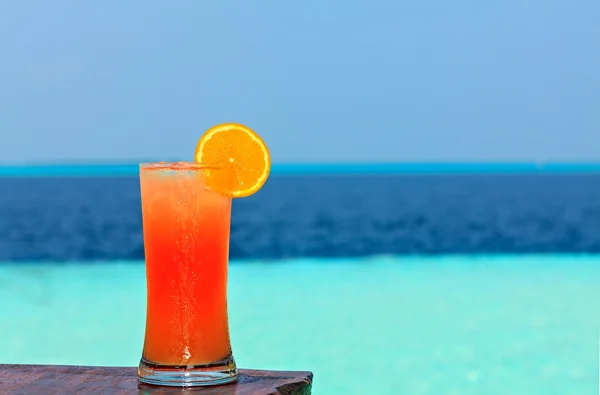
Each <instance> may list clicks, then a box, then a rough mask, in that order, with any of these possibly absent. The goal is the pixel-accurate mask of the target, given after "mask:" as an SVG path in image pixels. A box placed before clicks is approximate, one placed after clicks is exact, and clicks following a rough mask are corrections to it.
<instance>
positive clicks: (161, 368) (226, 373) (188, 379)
mask: <svg viewBox="0 0 600 395" xmlns="http://www.w3.org/2000/svg"><path fill="white" fill-rule="evenodd" d="M138 378H139V380H140V382H141V383H144V384H152V385H165V386H169V387H200V386H208V385H220V384H227V383H232V382H234V381H236V380H237V369H236V367H235V361H234V359H233V355H232V356H229V357H228V358H225V359H223V360H221V361H216V362H213V363H210V364H207V365H196V366H169V365H159V364H156V363H153V362H150V361H147V360H145V359H144V358H142V360H141V361H140V366H139V367H138Z"/></svg>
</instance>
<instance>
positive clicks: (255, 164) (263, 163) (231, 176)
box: [194, 123, 271, 198]
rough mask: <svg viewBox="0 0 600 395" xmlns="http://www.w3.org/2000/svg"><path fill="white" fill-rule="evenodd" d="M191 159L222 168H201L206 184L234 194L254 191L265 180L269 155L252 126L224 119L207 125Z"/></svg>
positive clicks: (239, 196)
mask: <svg viewBox="0 0 600 395" xmlns="http://www.w3.org/2000/svg"><path fill="white" fill-rule="evenodd" d="M194 160H195V161H196V162H197V163H206V164H210V165H216V166H217V167H218V168H220V169H222V170H226V171H212V170H210V169H208V170H207V171H206V172H205V179H206V182H207V184H208V186H209V187H211V188H212V189H214V190H216V191H217V192H220V193H222V194H225V195H227V196H231V197H234V198H241V197H246V196H250V195H252V194H254V193H256V192H257V191H258V190H259V189H260V188H261V187H262V186H263V185H264V183H265V182H266V181H267V178H268V177H269V171H270V170H271V155H270V154H269V150H268V149H267V146H266V145H265V142H264V141H263V140H262V139H261V138H260V136H259V135H258V134H256V133H255V132H254V131H252V129H250V128H248V127H246V126H243V125H240V124H237V123H225V124H222V125H217V126H214V127H212V128H210V129H209V130H208V131H207V132H206V133H204V135H203V136H202V137H201V138H200V140H199V141H198V145H197V146H196V153H195V154H194Z"/></svg>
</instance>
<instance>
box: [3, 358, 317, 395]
mask: <svg viewBox="0 0 600 395" xmlns="http://www.w3.org/2000/svg"><path fill="white" fill-rule="evenodd" d="M238 374H239V378H238V381H237V383H235V384H227V385H221V386H215V387H200V388H198V387H196V388H189V389H188V388H185V389H184V388H173V387H156V386H153V385H146V384H140V383H139V382H138V379H137V368H131V367H126V368H120V367H93V366H60V365H2V364H0V394H2V395H28V394H44V395H54V394H107V395H108V394H111V395H112V394H115V395H121V394H140V395H145V394H154V393H157V394H187V393H194V394H196V393H197V394H201V395H202V394H206V395H208V394H210V395H216V394H223V395H284V394H285V395H309V394H310V393H311V387H312V378H313V375H312V373H311V372H280V371H272V370H248V369H240V370H238Z"/></svg>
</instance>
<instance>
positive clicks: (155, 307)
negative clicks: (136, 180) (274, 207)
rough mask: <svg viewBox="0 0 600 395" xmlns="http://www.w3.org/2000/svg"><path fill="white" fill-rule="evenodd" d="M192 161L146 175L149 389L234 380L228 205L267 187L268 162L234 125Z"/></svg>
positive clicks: (220, 129)
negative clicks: (230, 316)
mask: <svg viewBox="0 0 600 395" xmlns="http://www.w3.org/2000/svg"><path fill="white" fill-rule="evenodd" d="M194 160H195V162H194V163H189V162H173V163H164V162H161V163H147V164H142V165H140V186H141V193H142V219H143V224H144V249H145V252H146V282H147V291H148V292H147V310H146V336H145V341H144V350H143V352H142V359H141V361H140V365H139V369H138V376H139V380H140V381H141V382H142V383H146V384H155V385H170V386H183V387H187V386H197V385H214V384H224V383H228V382H232V381H235V380H236V378H237V371H236V366H235V361H234V359H233V354H232V352H231V344H230V341H229V324H228V320H227V263H228V255H229V224H230V221H231V199H232V198H243V197H247V196H250V195H252V194H254V193H255V192H257V191H258V190H259V189H260V188H261V187H262V186H263V184H264V183H265V182H266V180H267V177H268V176H269V170H270V166H271V157H270V155H269V151H268V149H267V147H266V145H265V144H264V142H263V140H262V139H261V138H260V137H259V136H258V135H257V134H256V133H254V131H252V130H251V129H249V128H247V127H246V126H243V125H240V124H234V123H228V124H222V125H217V126H215V127H213V128H211V129H209V130H208V131H207V132H206V133H204V135H203V136H202V137H201V138H200V140H199V141H198V144H197V146H196V151H195V153H194Z"/></svg>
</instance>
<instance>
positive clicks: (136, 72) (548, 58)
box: [0, 0, 600, 163]
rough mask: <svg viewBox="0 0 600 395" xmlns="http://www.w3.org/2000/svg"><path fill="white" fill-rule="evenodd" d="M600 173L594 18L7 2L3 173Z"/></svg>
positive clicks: (341, 7)
mask: <svg viewBox="0 0 600 395" xmlns="http://www.w3.org/2000/svg"><path fill="white" fill-rule="evenodd" d="M228 121H229V122H240V123H245V124H247V125H248V126H251V127H252V128H254V129H255V130H256V131H257V132H259V134H261V135H262V136H263V137H264V139H265V140H266V141H267V143H268V145H269V147H270V149H271V151H272V156H273V160H274V162H276V163H283V162H403V161H440V160H454V161H482V160H485V161H497V160H507V161H571V160H595V161H600V1H598V0H578V1H564V0H560V1H557V0H529V1H523V0H518V1H516V0H503V1H498V0H494V1H492V0H490V1H475V0H473V1H462V0H461V1H448V0H420V1H396V0H382V1H355V0H346V1H341V0H335V1H322V0H309V1H302V2H290V1H275V0H264V1H242V0H238V1H227V0H220V1H212V2H209V1H182V0H178V1H171V2H166V1H160V2H159V1H141V0H138V1H134V0H129V1H118V0H111V1H106V0H105V1H96V2H81V1H63V0H53V1H41V0H40V1H26V0H23V1H4V2H0V136H1V138H0V162H46V161H87V162H90V161H97V160H111V161H126V160H129V159H133V160H135V159H138V158H139V159H155V160H161V159H187V160H191V159H192V155H193V150H194V146H195V143H196V141H197V139H198V138H199V137H200V135H201V134H202V133H203V132H204V130H206V129H207V128H208V127H210V126H212V125H213V124H216V123H221V122H228Z"/></svg>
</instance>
